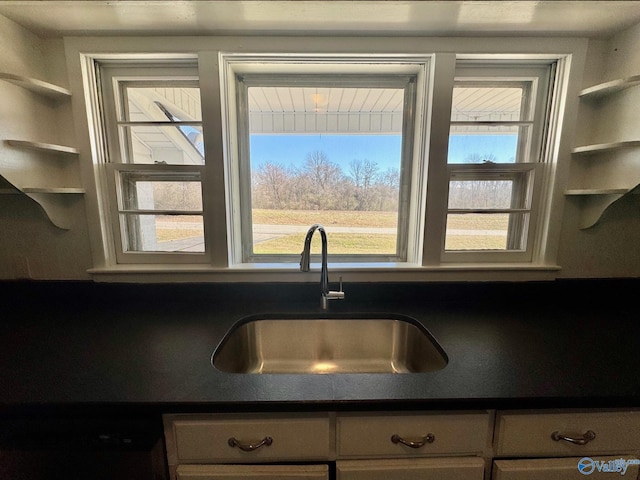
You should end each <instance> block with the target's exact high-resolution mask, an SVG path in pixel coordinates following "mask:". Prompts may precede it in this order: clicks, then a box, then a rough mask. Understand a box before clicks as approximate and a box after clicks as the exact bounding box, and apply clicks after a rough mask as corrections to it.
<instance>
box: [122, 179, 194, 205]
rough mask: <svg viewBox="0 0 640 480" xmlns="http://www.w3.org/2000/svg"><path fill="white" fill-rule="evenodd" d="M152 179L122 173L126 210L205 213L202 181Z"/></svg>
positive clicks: (123, 199)
mask: <svg viewBox="0 0 640 480" xmlns="http://www.w3.org/2000/svg"><path fill="white" fill-rule="evenodd" d="M148 177H149V175H144V174H141V173H139V172H120V179H121V184H122V209H123V210H174V211H194V212H201V211H202V187H201V183H200V182H199V181H197V180H187V181H180V180H172V179H171V178H167V179H156V178H154V177H158V175H152V176H151V178H152V180H149V179H148Z"/></svg>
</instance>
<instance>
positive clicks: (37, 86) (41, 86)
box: [0, 72, 71, 99]
mask: <svg viewBox="0 0 640 480" xmlns="http://www.w3.org/2000/svg"><path fill="white" fill-rule="evenodd" d="M0 80H4V81H6V82H10V83H13V84H15V85H19V86H20V87H22V88H25V89H27V90H30V91H32V92H35V93H37V94H39V95H43V96H45V97H49V98H55V99H61V98H65V97H70V96H71V92H70V91H69V90H67V89H66V88H63V87H59V86H58V85H54V84H53V83H49V82H43V81H42V80H37V79H35V78H29V77H23V76H21V75H14V74H13V73H5V72H0Z"/></svg>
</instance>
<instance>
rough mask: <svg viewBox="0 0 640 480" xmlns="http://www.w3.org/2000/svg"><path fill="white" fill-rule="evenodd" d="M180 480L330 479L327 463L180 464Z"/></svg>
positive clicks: (177, 475) (178, 477) (178, 472)
mask: <svg viewBox="0 0 640 480" xmlns="http://www.w3.org/2000/svg"><path fill="white" fill-rule="evenodd" d="M176 478H177V479H178V480H242V479H247V480H248V479H260V480H281V479H285V480H328V479H329V468H328V467H327V465H180V466H179V467H178V469H177V470H176Z"/></svg>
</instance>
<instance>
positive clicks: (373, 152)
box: [237, 74, 416, 262]
mask: <svg viewBox="0 0 640 480" xmlns="http://www.w3.org/2000/svg"><path fill="white" fill-rule="evenodd" d="M415 85H416V76H415V75H410V76H408V75H388V74H385V75H375V74H373V75H362V76H361V75H357V76H356V75H344V76H340V75H336V76H334V77H323V76H322V75H313V76H307V75H242V76H239V77H238V78H237V91H238V92H239V97H240V99H239V105H240V109H239V119H240V120H239V138H240V143H241V144H242V145H243V147H242V148H241V149H240V157H241V158H240V159H239V166H240V185H241V188H243V193H242V194H241V198H242V200H243V206H241V209H243V210H245V212H244V216H243V217H242V220H243V222H242V227H241V230H242V234H241V236H242V239H243V240H242V246H243V248H242V261H249V262H263V261H299V254H300V248H301V245H302V244H303V241H304V235H305V233H306V231H307V229H308V228H309V226H310V225H312V224H314V223H321V224H323V225H324V226H325V228H326V229H327V231H328V233H329V234H330V236H331V247H330V249H329V251H330V254H331V256H332V261H403V260H406V255H407V253H406V252H407V228H408V227H407V225H408V218H407V214H406V212H401V209H400V205H401V204H402V203H403V201H402V199H406V198H407V197H408V196H409V188H408V181H407V180H406V179H407V178H409V177H410V171H411V163H412V160H413V158H412V156H411V151H412V147H411V145H412V142H413V131H412V129H411V127H412V125H413V118H411V115H412V114H413V112H415V110H416V109H415V106H413V105H411V103H412V102H413V101H414V98H415ZM403 178H404V181H403ZM404 204H405V205H406V204H407V201H406V200H405V201H404ZM247 210H250V212H251V214H250V215H247V212H246V211H247ZM316 243H317V242H313V244H312V251H314V252H315V251H316V250H317V251H319V246H316V245H315V244H316Z"/></svg>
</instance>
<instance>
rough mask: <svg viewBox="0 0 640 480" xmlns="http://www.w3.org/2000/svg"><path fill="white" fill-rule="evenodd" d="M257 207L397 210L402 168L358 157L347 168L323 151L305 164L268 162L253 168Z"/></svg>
mask: <svg viewBox="0 0 640 480" xmlns="http://www.w3.org/2000/svg"><path fill="white" fill-rule="evenodd" d="M251 182H252V202H253V208H264V209H281V210H356V211H394V210H395V211H397V210H398V200H399V197H398V193H399V188H400V172H399V170H398V169H397V168H388V169H386V170H381V169H380V167H379V166H378V164H377V163H376V162H372V161H370V160H361V159H354V160H352V161H351V162H350V163H349V168H348V171H347V172H344V171H343V170H342V168H341V167H340V165H338V164H337V163H334V162H332V161H331V160H329V158H328V156H327V154H326V153H324V152H322V151H315V152H311V153H309V154H308V155H307V157H306V158H305V161H304V164H303V165H302V166H301V167H285V166H283V165H281V164H279V163H273V162H266V163H264V164H262V165H261V166H260V167H258V168H257V169H256V170H255V171H254V172H252V178H251Z"/></svg>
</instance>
